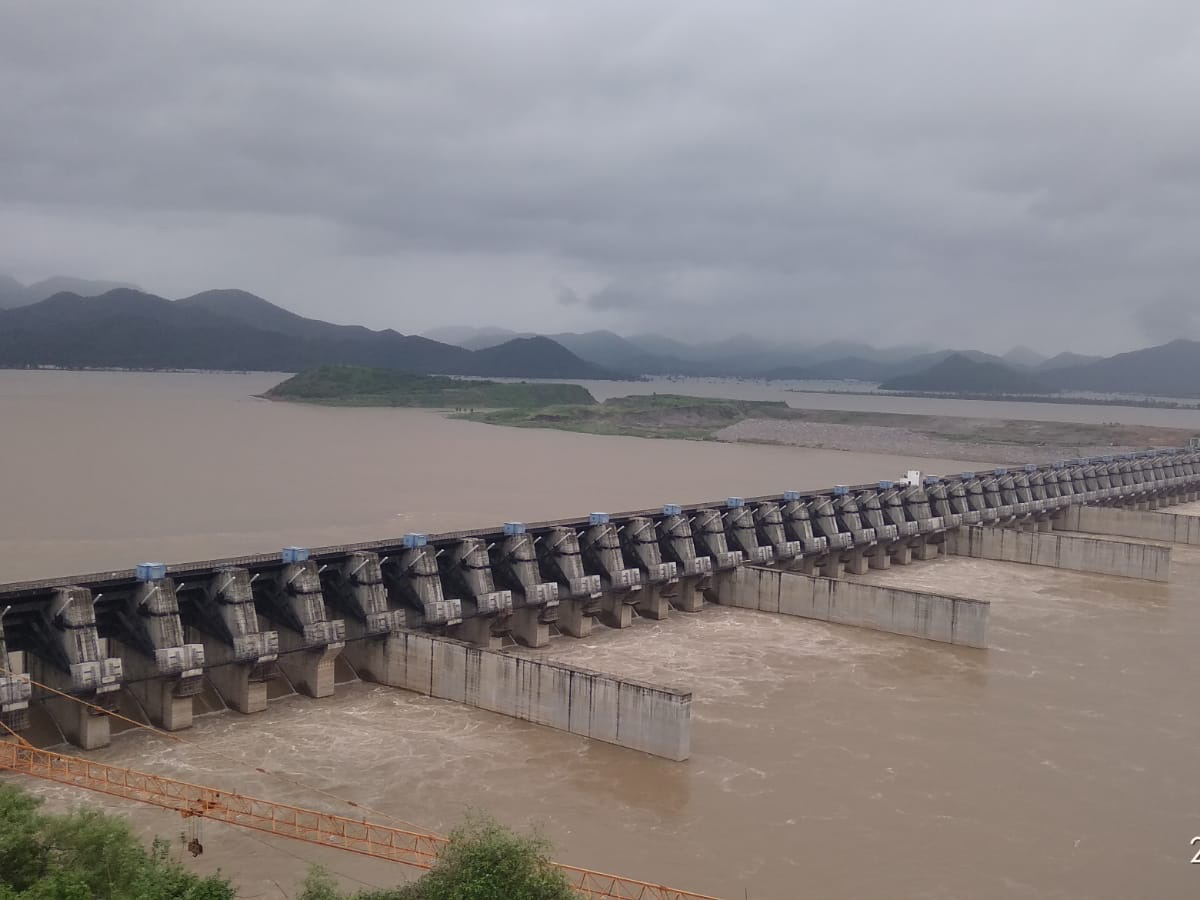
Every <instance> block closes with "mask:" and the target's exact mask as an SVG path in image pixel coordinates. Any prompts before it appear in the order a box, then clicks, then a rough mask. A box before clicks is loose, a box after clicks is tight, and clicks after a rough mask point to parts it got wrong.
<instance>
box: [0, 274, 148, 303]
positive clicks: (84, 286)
mask: <svg viewBox="0 0 1200 900" xmlns="http://www.w3.org/2000/svg"><path fill="white" fill-rule="evenodd" d="M117 288H131V289H133V290H138V287H137V285H133V284H125V283H123V282H119V281H93V280H89V279H86V278H69V277H67V276H66V275H55V276H53V277H52V278H46V279H44V280H42V281H38V282H36V283H34V284H31V285H28V286H26V285H24V284H22V283H21V282H19V281H17V279H15V278H13V277H12V276H10V275H0V309H13V308H15V307H18V306H28V305H29V304H31V303H39V302H41V301H42V300H45V299H46V298H47V297H53V296H54V295H55V294H61V293H64V292H65V293H71V294H78V295H79V296H80V297H98V296H100V295H101V294H106V293H108V292H109V291H112V290H116V289H117Z"/></svg>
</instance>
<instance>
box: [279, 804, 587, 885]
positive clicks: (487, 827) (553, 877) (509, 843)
mask: <svg viewBox="0 0 1200 900" xmlns="http://www.w3.org/2000/svg"><path fill="white" fill-rule="evenodd" d="M549 850H550V846H549V844H547V843H546V842H545V841H544V840H542V839H541V838H539V837H525V836H522V835H518V834H514V833H513V832H511V831H509V830H508V829H507V828H504V827H503V826H502V825H499V824H497V823H496V822H494V821H493V820H491V819H488V818H486V817H475V818H472V819H469V820H468V821H467V823H466V824H465V825H463V826H462V827H461V828H457V829H455V830H454V831H452V832H451V833H450V843H449V845H448V846H447V847H446V849H445V850H443V851H442V854H441V856H439V857H438V862H437V865H436V866H434V868H433V869H432V870H431V871H430V872H428V873H427V874H426V875H424V876H423V877H422V878H420V879H419V880H418V881H415V882H413V883H412V884H407V885H403V886H402V887H398V888H391V889H386V890H380V891H357V892H355V893H353V894H343V893H341V892H340V891H339V890H338V887H337V882H336V881H335V880H334V879H333V878H332V877H331V876H330V875H329V874H328V873H327V872H325V871H324V870H323V869H321V868H320V867H317V866H313V867H311V868H310V869H309V872H308V876H307V877H306V878H305V880H304V885H303V889H302V890H301V892H300V896H299V898H298V900H516V898H518V897H520V898H521V900H578V898H579V894H577V893H576V892H575V891H574V890H572V888H571V885H570V884H569V883H568V881H567V879H566V877H565V876H564V875H563V873H562V872H561V871H559V870H558V869H557V868H555V866H554V864H553V863H552V862H551V861H550V856H549Z"/></svg>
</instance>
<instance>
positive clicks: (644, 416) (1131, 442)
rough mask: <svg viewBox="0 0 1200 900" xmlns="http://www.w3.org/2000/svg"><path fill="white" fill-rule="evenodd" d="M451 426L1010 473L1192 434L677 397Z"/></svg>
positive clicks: (511, 413)
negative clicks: (892, 457)
mask: <svg viewBox="0 0 1200 900" xmlns="http://www.w3.org/2000/svg"><path fill="white" fill-rule="evenodd" d="M459 418H464V419H469V420H471V421H474V422H483V423H486V424H490V425H508V426H513V427H519V428H551V429H557V430H561V431H578V432H583V433H586V434H616V435H628V436H635V437H647V438H683V439H688V440H701V441H723V442H730V443H759V444H780V445H784V446H792V447H808V448H814V449H822V450H847V451H857V452H860V453H883V454H899V455H905V456H924V457H953V458H956V459H964V460H969V461H976V462H984V463H996V462H1001V463H1006V464H1014V465H1016V464H1022V463H1029V462H1044V461H1045V460H1046V459H1048V458H1054V457H1068V456H1069V457H1077V456H1099V455H1103V454H1107V453H1124V452H1128V451H1131V450H1137V449H1143V448H1145V447H1148V446H1175V445H1181V444H1183V443H1185V442H1186V441H1187V439H1188V438H1189V437H1191V436H1192V434H1193V433H1192V432H1191V431H1189V430H1185V429H1179V428H1160V427H1155V426H1145V425H1121V424H1115V423H1112V424H1109V423H1104V424H1083V423H1072V422H1040V421H1030V420H1022V419H984V418H967V417H958V416H928V415H912V414H905V413H882V412H856V411H848V410H830V409H795V408H793V407H790V406H788V405H787V404H786V403H783V402H779V401H753V400H724V399H713V398H704V397H686V396H681V395H675V394H654V395H649V396H635V397H617V398H612V399H609V400H606V401H604V402H603V403H598V404H593V405H589V406H583V407H573V406H554V407H546V408H541V409H504V410H491V411H482V412H475V413H467V414H463V415H460V416H459Z"/></svg>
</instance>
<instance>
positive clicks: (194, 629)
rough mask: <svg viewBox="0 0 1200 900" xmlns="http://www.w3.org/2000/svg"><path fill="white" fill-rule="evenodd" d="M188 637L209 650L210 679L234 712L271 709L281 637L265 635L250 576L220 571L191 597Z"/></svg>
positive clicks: (235, 570) (235, 569)
mask: <svg viewBox="0 0 1200 900" xmlns="http://www.w3.org/2000/svg"><path fill="white" fill-rule="evenodd" d="M191 595H192V597H193V602H192V604H191V606H190V610H191V612H192V618H191V624H190V627H189V634H188V637H189V639H191V640H194V641H199V642H201V643H202V644H203V646H204V658H205V661H206V663H207V664H208V666H209V668H207V669H206V670H205V673H204V674H205V676H206V677H207V678H208V680H209V682H210V683H211V684H212V686H213V687H214V688H215V689H216V691H217V693H218V694H220V695H221V699H222V700H224V701H225V703H226V705H227V706H229V707H230V709H235V710H237V711H238V712H240V713H247V714H248V713H256V712H262V711H263V710H264V709H266V708H267V680H268V678H269V677H270V676H271V675H274V674H277V673H276V671H275V661H276V659H278V655H279V635H278V633H277V632H275V631H260V630H259V628H258V618H257V616H256V615H255V611H254V597H253V594H252V591H251V588H250V573H249V572H247V571H246V570H245V569H243V568H240V567H229V568H222V569H218V570H217V571H216V572H215V573H213V575H212V576H210V577H209V578H208V579H207V580H206V581H205V582H203V583H202V584H200V585H198V586H197V587H196V589H195V590H193V591H191Z"/></svg>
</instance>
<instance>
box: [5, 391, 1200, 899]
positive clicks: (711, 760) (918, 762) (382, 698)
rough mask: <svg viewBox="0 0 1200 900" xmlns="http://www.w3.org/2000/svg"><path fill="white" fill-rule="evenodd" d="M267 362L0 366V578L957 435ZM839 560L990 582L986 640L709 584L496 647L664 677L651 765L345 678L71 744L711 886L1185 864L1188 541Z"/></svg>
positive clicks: (261, 866)
mask: <svg viewBox="0 0 1200 900" xmlns="http://www.w3.org/2000/svg"><path fill="white" fill-rule="evenodd" d="M273 381H274V379H273V378H272V377H271V376H212V375H170V376H167V375H131V374H122V373H112V374H109V373H105V374H89V375H79V374H70V373H7V372H5V373H0V423H3V426H4V435H3V447H2V452H3V458H2V465H0V488H2V490H0V509H3V510H4V515H3V517H2V518H0V580H2V581H11V580H15V579H18V578H27V577H38V576H43V575H59V574H66V573H69V572H72V571H89V570H93V569H97V568H105V567H110V566H118V565H120V566H125V565H129V564H131V563H132V562H136V561H138V560H139V559H145V558H148V557H158V558H164V559H167V560H182V559H190V558H198V557H205V556H211V555H214V554H221V553H236V552H248V551H250V550H270V549H273V548H276V547H279V546H281V545H283V544H285V543H308V544H318V543H329V542H338V541H343V540H351V539H369V538H375V537H380V536H383V535H388V534H396V533H401V532H403V531H408V530H412V529H414V528H419V529H421V530H429V531H437V530H442V529H447V528H454V527H465V526H471V525H483V524H488V523H491V522H496V521H502V520H504V519H511V518H525V519H529V520H533V519H537V518H541V517H545V516H554V515H569V514H573V513H579V512H581V511H587V510H591V509H597V508H608V509H614V510H615V509H619V508H628V507H639V506H645V505H647V504H648V503H653V502H658V501H659V500H660V499H661V500H666V499H671V500H677V499H682V500H684V501H687V500H693V499H697V500H698V499H702V498H710V497H711V498H715V497H721V496H724V495H726V494H733V493H745V494H752V493H757V492H765V491H768V490H781V489H783V488H785V487H791V486H796V487H799V488H806V487H821V486H825V485H828V484H830V483H833V482H836V481H857V480H866V479H871V478H878V477H887V476H889V475H894V474H896V473H898V472H902V471H903V470H905V469H907V468H909V467H916V466H920V467H922V468H926V469H930V470H941V469H947V470H951V471H953V470H955V469H957V468H960V467H961V465H960V464H959V463H957V462H955V461H950V460H943V461H935V462H927V461H916V460H906V459H892V458H884V457H870V456H865V455H855V454H846V453H835V452H821V451H812V450H800V449H795V448H785V447H750V446H724V445H711V444H700V443H688V442H676V441H641V440H636V439H627V438H603V437H592V436H587V435H572V434H565V433H558V432H549V431H546V432H541V431H526V430H516V429H512V430H509V429H495V428H489V427H487V426H482V425H476V424H473V423H462V422H449V421H447V420H444V419H441V418H440V417H438V416H437V415H436V414H431V413H423V412H408V411H393V410H341V409H322V408H313V407H298V406H286V405H281V404H268V403H264V402H262V401H256V400H252V399H249V397H248V395H249V394H251V393H253V392H255V391H257V390H262V389H263V388H265V387H267V386H269V385H270V384H271V383H273ZM870 577H873V578H876V579H878V580H881V581H887V582H890V583H894V584H903V585H907V586H910V587H918V588H923V589H927V590H935V591H944V592H948V593H955V594H965V595H968V596H973V597H980V598H983V599H988V600H991V601H992V603H993V607H992V621H991V648H990V649H988V650H985V651H979V650H971V649H967V648H957V647H950V646H945V645H939V644H934V643H929V642H923V641H918V640H912V639H907V638H901V637H896V636H893V635H886V634H879V633H875V632H870V631H866V630H861V629H853V628H840V627H837V626H832V625H826V624H822V623H817V622H810V621H805V620H799V619H789V618H786V617H777V616H770V615H765V614H760V613H755V612H751V611H747V610H736V609H723V608H716V607H712V608H708V609H706V610H705V611H704V612H702V613H699V614H695V615H682V614H673V615H672V616H671V618H670V619H669V620H668V621H666V622H661V623H659V622H649V621H645V620H642V621H638V622H636V623H635V626H634V627H633V628H631V629H629V630H627V631H625V632H614V631H610V630H608V629H603V628H600V629H598V630H597V632H596V633H595V634H594V635H593V636H592V637H590V638H588V639H584V640H579V641H574V640H569V639H561V640H557V641H555V642H554V643H553V644H552V646H551V648H549V650H545V651H526V652H531V653H537V654H546V655H551V656H554V657H556V658H561V659H563V660H566V661H568V662H572V663H576V664H580V665H584V666H588V667H590V668H595V669H600V670H603V671H609V672H614V673H617V674H623V675H627V676H630V677H635V678H642V679H648V680H654V681H660V682H669V683H672V684H680V685H685V686H687V687H690V688H691V689H692V691H693V692H694V701H693V726H692V727H693V732H692V758H691V759H690V760H689V761H687V762H686V763H682V764H677V763H670V762H667V761H664V760H659V759H655V758H652V757H648V756H644V755H642V754H638V753H634V752H631V751H627V750H622V749H620V748H616V747H611V746H608V745H605V744H600V743H591V742H588V741H585V740H582V739H579V738H576V737H573V736H571V735H567V734H563V733H559V732H555V731H552V730H550V729H546V728H540V727H537V726H533V725H529V724H526V723H521V722H516V721H514V720H510V719H506V718H504V717H500V716H495V715H492V714H489V713H485V712H481V711H478V710H470V709H466V708H463V707H461V706H457V705H454V704H450V703H445V702H441V701H435V700H429V699H426V698H422V697H416V696H413V695H410V694H406V693H404V692H401V691H396V690H391V689H388V688H382V687H378V686H374V685H370V684H362V683H349V684H342V685H340V686H339V688H338V694H337V696H336V697H333V698H328V699H325V700H310V699H307V698H302V697H297V696H294V695H289V696H283V697H281V698H280V699H278V700H276V701H274V702H272V703H271V705H270V707H269V708H268V710H267V711H266V712H265V713H263V714H260V715H258V716H254V717H243V716H239V715H236V714H230V713H223V714H216V715H210V716H203V717H201V718H200V719H199V720H198V722H197V725H196V727H195V728H194V729H193V730H192V731H191V732H189V733H188V734H187V735H186V737H187V740H188V741H189V742H191V743H187V744H179V743H175V742H172V741H168V740H166V739H163V738H159V737H155V736H152V735H147V734H144V733H139V732H136V731H130V732H126V733H123V734H121V735H119V736H118V737H117V738H116V739H115V740H114V743H113V745H112V746H111V747H109V748H107V749H105V750H102V751H99V752H97V753H95V754H94V756H95V757H96V758H98V759H102V760H106V761H112V762H118V763H120V764H121V765H128V766H133V767H138V768H143V769H148V770H150V771H155V772H161V773H163V774H169V775H174V776H176V777H181V778H184V779H186V780H189V781H194V782H199V783H211V784H215V785H218V786H223V787H227V788H229V789H234V790H241V791H245V792H249V793H252V794H255V795H257V796H264V797H269V798H271V799H276V800H280V801H283V802H290V803H296V804H299V805H309V806H315V807H319V808H331V806H332V804H331V801H330V800H329V799H328V798H326V797H322V796H320V795H317V794H315V793H313V792H312V791H311V790H309V789H308V788H307V787H305V786H303V785H311V786H316V787H319V788H321V789H323V790H326V791H330V792H333V793H335V794H337V795H339V796H343V797H346V798H349V799H352V800H354V801H356V802H360V803H368V804H370V805H371V806H373V807H375V808H377V809H379V810H381V811H383V812H386V813H388V814H390V815H392V816H395V817H398V818H400V819H403V820H406V821H410V822H412V823H414V824H417V825H420V826H422V827H425V828H430V829H434V830H444V829H446V828H448V827H450V826H451V825H453V824H454V823H455V822H456V821H458V820H459V819H460V818H461V816H462V815H463V813H464V811H465V810H467V809H468V808H472V807H474V808H481V809H485V810H488V811H490V812H492V813H494V814H495V815H497V816H499V817H500V818H501V819H502V820H504V821H506V822H509V823H512V824H516V825H526V824H531V823H536V824H538V825H539V826H540V827H541V828H542V829H543V830H544V831H545V833H546V834H547V835H548V836H549V837H550V838H551V839H552V840H553V841H554V843H555V845H556V848H557V851H556V852H557V855H558V856H559V857H560V858H562V859H564V860H566V861H570V862H572V863H575V864H579V865H585V866H590V867H593V868H598V869H603V870H608V871H616V872H621V873H624V874H628V875H633V876H637V877H641V878H646V879H650V880H659V881H662V882H665V883H668V884H677V885H679V886H683V887H688V888H692V889H695V890H699V891H705V892H708V893H711V894H715V895H718V896H723V897H729V898H743V897H746V896H749V897H751V898H791V897H822V898H862V897H921V898H937V900H941V898H961V897H985V898H990V897H997V898H999V897H1049V898H1081V900H1082V898H1092V897H1100V898H1132V897H1193V896H1197V895H1200V866H1192V865H1189V864H1188V860H1189V858H1190V857H1191V856H1192V855H1193V854H1194V853H1195V851H1196V849H1197V848H1196V847H1190V846H1189V841H1190V839H1191V837H1192V836H1193V835H1197V834H1200V778H1198V777H1197V761H1198V757H1197V746H1198V739H1200V725H1198V723H1197V717H1196V699H1195V698H1196V684H1197V675H1198V674H1200V672H1198V671H1197V670H1198V668H1200V665H1198V664H1197V662H1196V652H1195V648H1196V645H1197V638H1198V637H1200V608H1198V600H1197V597H1196V595H1195V588H1194V585H1195V584H1196V582H1197V578H1198V577H1200V550H1196V549H1187V548H1176V549H1175V552H1174V563H1173V570H1172V581H1171V583H1170V584H1169V585H1161V584H1150V583H1143V582H1136V581H1128V580H1122V579H1112V578H1100V577H1094V576H1087V575H1078V574H1070V573H1063V572H1058V571H1055V570H1051V569H1042V568H1033V567H1024V566H1018V565H1007V564H999V563H988V562H981V561H975V560H959V559H950V560H939V561H936V562H932V563H928V564H916V565H913V566H912V567H909V568H906V569H893V570H892V571H890V572H888V573H877V574H873V575H872V576H870ZM217 753H219V754H220V755H216V754H217ZM253 767H261V768H264V769H267V770H269V771H271V772H279V773H283V774H284V776H285V777H276V776H273V775H264V774H262V773H260V772H256V771H254V770H253ZM33 787H35V789H37V790H39V791H40V792H42V793H43V794H44V795H45V796H47V797H49V798H50V799H51V801H52V802H54V803H56V804H62V803H68V802H82V801H84V800H86V802H95V799H96V798H95V797H92V796H87V797H79V796H78V795H75V794H73V793H71V792H69V791H68V790H67V789H65V788H59V787H54V786H50V787H45V786H41V785H35V786H33ZM101 802H104V803H105V804H106V805H109V806H111V807H112V808H114V809H120V810H122V811H127V812H128V813H129V814H130V815H131V816H132V817H133V818H134V821H135V822H136V823H137V824H138V825H139V827H140V828H142V829H143V830H144V831H146V832H150V831H156V832H159V833H162V834H165V835H167V836H172V837H173V836H175V835H176V834H178V833H179V832H181V831H183V830H184V829H185V826H184V825H183V824H181V823H180V821H179V820H178V819H176V818H173V817H172V816H170V815H169V814H166V813H159V812H156V811H153V810H147V809H144V808H141V807H132V806H127V805H125V804H123V803H121V802H119V801H105V800H102V801H101ZM202 839H203V841H204V844H205V847H206V852H205V854H204V855H203V856H201V857H200V858H199V860H198V861H196V862H195V863H192V864H194V865H197V866H198V867H200V868H202V869H204V870H206V871H211V870H214V869H217V868H220V869H221V870H223V871H225V872H226V873H229V874H231V875H233V876H234V877H235V878H236V879H237V880H238V882H239V884H240V885H241V887H242V896H244V897H248V898H258V897H261V898H278V897H287V896H295V893H296V884H297V882H298V879H299V877H300V873H301V872H302V870H303V867H304V863H305V861H307V860H310V859H316V860H319V861H321V862H323V863H325V864H327V865H329V866H330V867H331V868H333V869H334V870H335V871H336V872H338V873H339V875H340V876H341V877H342V879H343V883H344V884H345V885H346V886H347V887H353V886H355V885H356V884H359V883H366V884H373V885H374V884H378V885H382V884H387V883H390V882H392V881H394V880H396V878H397V870H396V869H395V868H393V867H391V866H389V865H386V864H383V863H378V862H374V861H371V860H365V859H360V858H357V857H354V856H349V855H345V854H338V853H337V852H335V851H331V850H327V849H322V848H310V847H309V846H308V845H305V844H301V843H297V842H290V841H285V840H282V839H276V838H268V837H263V836H259V835H255V834H252V833H245V832H237V831H234V830H233V829H229V828H226V827H223V826H219V825H214V824H212V823H207V824H205V825H203V826H202Z"/></svg>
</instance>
